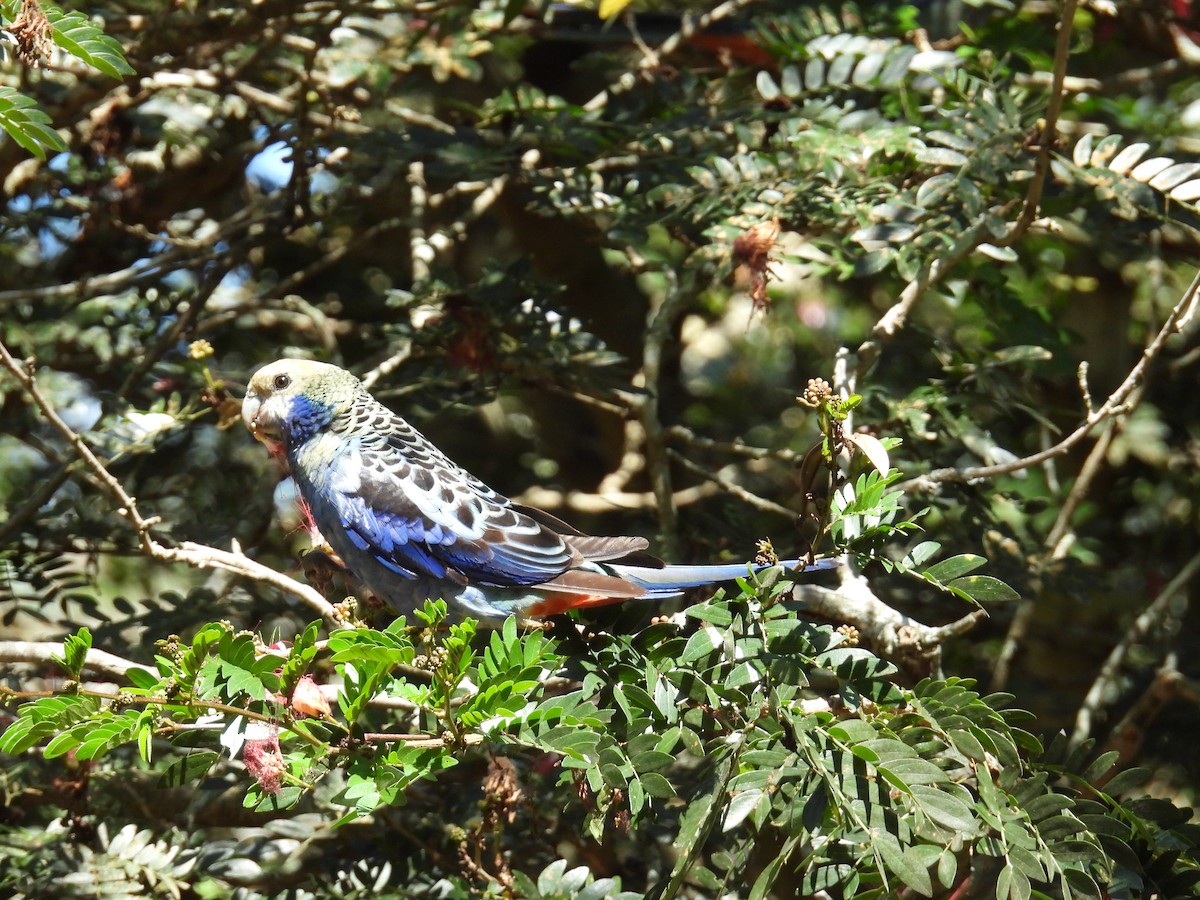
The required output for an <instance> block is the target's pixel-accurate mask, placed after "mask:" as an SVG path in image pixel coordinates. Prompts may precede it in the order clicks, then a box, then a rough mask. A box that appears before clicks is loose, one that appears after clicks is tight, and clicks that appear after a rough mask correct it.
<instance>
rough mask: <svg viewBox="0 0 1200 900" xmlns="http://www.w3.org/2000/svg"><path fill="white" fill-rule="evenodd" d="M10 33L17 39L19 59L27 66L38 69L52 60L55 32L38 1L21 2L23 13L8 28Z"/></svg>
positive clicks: (23, 0) (25, 0) (27, 0)
mask: <svg viewBox="0 0 1200 900" xmlns="http://www.w3.org/2000/svg"><path fill="white" fill-rule="evenodd" d="M8 32H9V34H11V35H12V36H13V38H15V39H16V42H17V58H18V59H20V60H21V62H23V63H25V65H27V66H33V67H34V68H36V67H37V66H38V64H39V63H40V62H42V61H43V60H47V59H49V58H50V53H51V51H53V50H54V38H53V32H52V29H51V26H50V20H49V19H47V18H46V14H45V13H44V12H43V11H42V7H41V4H39V3H38V0H21V11H20V12H19V13H17V17H16V18H15V19H13V20H12V23H11V24H10V25H9V26H8Z"/></svg>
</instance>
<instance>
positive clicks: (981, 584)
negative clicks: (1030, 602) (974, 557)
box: [946, 575, 1021, 603]
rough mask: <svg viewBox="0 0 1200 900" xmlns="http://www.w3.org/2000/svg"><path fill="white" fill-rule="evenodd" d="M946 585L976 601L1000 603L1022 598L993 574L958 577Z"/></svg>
mask: <svg viewBox="0 0 1200 900" xmlns="http://www.w3.org/2000/svg"><path fill="white" fill-rule="evenodd" d="M946 587H948V588H950V589H952V590H955V591H961V592H962V593H963V594H965V595H966V596H967V597H969V598H970V599H972V600H974V601H975V602H976V603H1000V602H1008V601H1011V600H1020V599H1021V595H1020V594H1018V593H1017V592H1016V591H1014V590H1013V589H1012V588H1010V587H1009V586H1008V585H1007V584H1005V583H1004V582H1003V581H1001V580H1000V579H999V578H993V577H992V576H991V575H968V576H967V577H966V578H956V579H955V580H954V581H950V582H947V584H946Z"/></svg>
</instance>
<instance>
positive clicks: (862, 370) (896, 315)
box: [839, 210, 994, 391]
mask: <svg viewBox="0 0 1200 900" xmlns="http://www.w3.org/2000/svg"><path fill="white" fill-rule="evenodd" d="M992 215H994V211H993V210H989V211H988V213H987V215H985V216H983V217H981V218H980V219H979V221H977V222H976V223H975V224H974V225H973V226H972V227H971V228H968V229H967V230H966V231H965V232H963V234H962V235H961V236H960V237H959V239H958V240H957V241H955V242H954V245H953V246H952V247H950V249H949V250H947V251H946V252H945V253H944V254H942V255H941V256H938V257H937V258H935V259H932V260H930V261H929V262H927V263H926V264H925V265H924V266H922V267H921V271H920V272H918V273H917V277H916V278H914V279H913V280H912V281H910V282H909V283H908V284H907V285H905V286H904V290H902V291H901V292H900V296H899V297H898V298H897V299H896V302H895V303H894V304H893V305H892V306H891V308H889V309H888V310H887V312H885V313H884V314H883V315H882V316H880V317H879V321H877V322H876V323H875V326H874V327H873V328H872V329H871V333H870V334H869V335H867V339H866V340H865V341H863V342H862V344H860V345H859V348H858V350H857V352H856V354H855V355H856V356H857V357H858V362H857V364H856V365H855V368H854V375H853V377H852V378H847V379H846V381H847V384H846V388H847V389H848V390H850V391H854V390H855V389H856V385H857V384H858V382H859V381H860V380H861V378H862V376H863V375H865V374H866V373H867V371H868V370H870V368H871V366H872V365H874V364H875V361H876V360H877V359H878V358H879V354H880V353H881V352H882V350H883V345H884V344H886V343H887V342H888V341H890V340H891V339H892V338H894V337H895V336H896V335H897V334H899V332H900V330H901V329H902V328H903V327H904V324H905V322H906V321H907V320H908V314H909V313H910V312H911V311H912V308H913V306H914V305H915V304H916V302H917V301H918V300H919V299H921V297H922V296H924V294H925V292H926V291H927V290H929V289H930V288H931V287H933V286H934V285H935V284H937V283H938V282H940V281H941V280H942V279H944V278H945V277H946V275H948V274H949V273H950V271H951V270H953V269H954V267H955V266H957V265H958V264H959V263H960V262H962V261H963V260H964V259H966V258H967V257H968V256H970V255H971V254H972V253H973V252H974V251H975V249H976V248H977V247H978V246H979V245H980V244H982V243H984V242H985V241H986V240H987V238H988V237H989V236H990V231H989V228H988V226H989V222H990V218H991V216H992ZM839 387H840V386H839Z"/></svg>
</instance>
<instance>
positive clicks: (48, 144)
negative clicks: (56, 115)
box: [0, 86, 67, 159]
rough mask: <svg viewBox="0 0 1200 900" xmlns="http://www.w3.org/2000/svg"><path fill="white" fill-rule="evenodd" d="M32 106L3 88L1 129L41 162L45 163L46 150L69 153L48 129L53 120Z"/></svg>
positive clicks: (24, 98)
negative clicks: (41, 160)
mask: <svg viewBox="0 0 1200 900" xmlns="http://www.w3.org/2000/svg"><path fill="white" fill-rule="evenodd" d="M33 106H34V103H33V101H32V100H30V99H29V98H28V97H26V96H25V95H24V94H21V93H19V92H18V91H16V90H15V89H13V88H10V87H5V86H0V128H3V129H4V130H5V131H6V132H7V133H8V136H9V137H11V138H12V139H13V140H14V141H16V142H17V143H18V144H19V145H20V146H21V147H23V148H24V149H25V150H27V151H29V152H30V153H32V154H34V155H35V156H36V157H38V159H45V158H46V151H47V150H53V151H54V152H56V153H58V152H61V151H63V150H66V149H67V145H66V142H65V141H63V139H62V138H61V137H59V136H58V132H56V131H54V130H53V129H51V128H49V127H48V126H49V124H50V117H49V116H48V115H46V114H45V113H44V112H42V111H41V110H40V109H34V108H33Z"/></svg>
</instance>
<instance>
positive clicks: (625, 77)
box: [583, 0, 756, 111]
mask: <svg viewBox="0 0 1200 900" xmlns="http://www.w3.org/2000/svg"><path fill="white" fill-rule="evenodd" d="M755 2H756V0H726V2H724V3H721V4H719V5H717V6H715V7H714V8H713V9H711V10H709V11H708V12H706V13H704V14H703V15H699V16H695V17H693V16H691V15H690V14H688V13H684V15H683V18H682V19H681V20H680V25H679V30H678V31H676V32H675V33H674V34H672V35H671V36H670V37H668V38H667V39H666V40H665V41H663V42H662V43H661V44H659V45H658V46H657V47H656V48H654V49H653V50H650V49H649V48H646V49H647V50H648V51H649V52H645V53H644V54H643V56H642V59H641V61H640V62H639V63H638V70H639V71H646V70H649V69H652V68H654V67H656V66H657V65H658V63H659V60H660V59H661V58H662V57H664V56H670V55H671V54H672V53H674V52H675V51H676V50H677V49H679V45H680V44H682V43H683V42H684V41H686V40H687V39H688V38H690V37H691V36H692V35H694V34H695V33H696V32H698V31H703V30H704V29H705V28H709V27H711V26H712V25H714V24H715V23H717V22H719V21H721V20H722V19H727V18H729V17H730V16H734V15H736V14H737V13H738V12H740V11H741V10H742V9H744V8H745V7H747V6H751V5H753V4H754V3H755ZM635 84H637V76H635V75H634V74H633V73H632V72H625V73H623V74H622V76H621V78H620V79H618V80H617V81H615V82H614V83H612V84H610V85H609V86H608V87H606V88H605V89H604V90H602V91H601V92H600V93H598V94H597V95H596V96H594V97H592V99H591V100H589V101H587V103H585V104H584V105H583V108H584V109H586V110H589V111H590V110H596V109H601V108H603V107H604V106H605V105H607V104H608V101H609V100H610V99H611V98H612V97H614V96H616V95H618V94H622V93H624V92H625V91H627V90H629V89H630V88H631V87H633V85H635Z"/></svg>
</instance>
